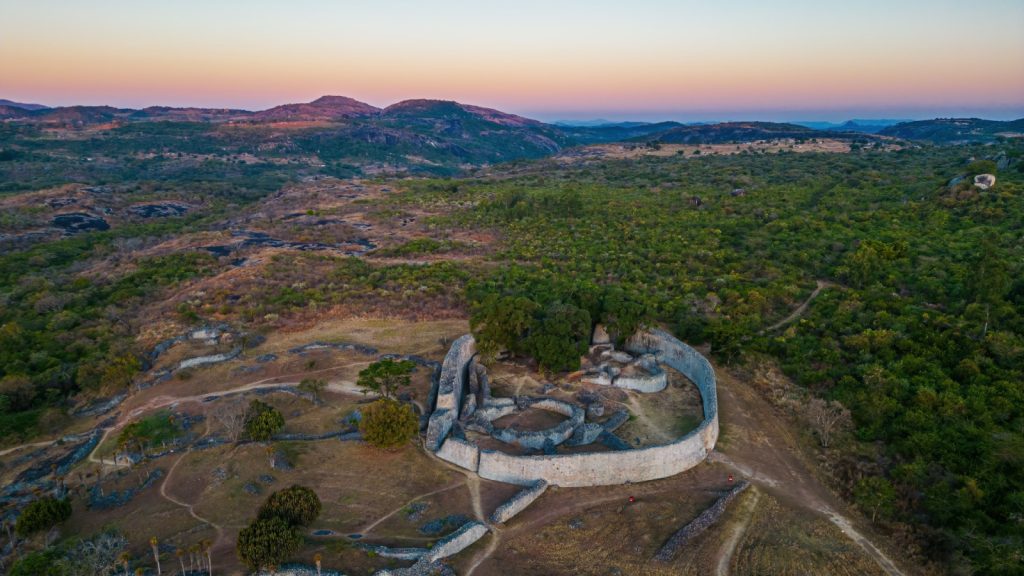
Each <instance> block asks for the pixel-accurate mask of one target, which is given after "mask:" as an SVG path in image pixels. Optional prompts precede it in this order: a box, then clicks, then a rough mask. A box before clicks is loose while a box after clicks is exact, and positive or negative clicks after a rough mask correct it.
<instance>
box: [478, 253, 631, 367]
mask: <svg viewBox="0 0 1024 576" xmlns="http://www.w3.org/2000/svg"><path fill="white" fill-rule="evenodd" d="M467 292H468V295H469V300H470V302H471V316H470V327H471V328H472V330H473V334H474V336H475V337H476V340H477V346H478V347H479V349H480V351H481V352H482V353H483V354H487V355H493V354H495V353H497V352H499V351H502V350H507V351H509V352H512V353H514V354H520V355H525V356H529V357H531V358H533V359H535V360H536V361H537V363H538V365H540V366H541V367H542V368H544V369H546V370H551V371H556V372H557V371H563V370H571V369H575V368H577V367H579V359H580V356H581V355H583V354H585V353H586V351H587V348H588V346H589V344H590V337H591V333H592V331H593V328H594V324H595V322H598V321H600V322H602V323H604V324H605V325H606V327H607V329H608V330H609V333H610V334H612V335H613V336H614V337H616V338H617V339H618V340H620V341H621V340H623V339H625V338H627V337H629V336H630V335H632V334H633V333H634V332H636V330H637V329H638V328H640V327H641V326H642V325H643V324H644V323H645V322H648V321H649V320H650V319H651V316H650V315H649V313H648V311H647V310H646V309H645V308H644V306H643V304H642V303H641V302H640V301H639V300H638V299H637V298H635V297H634V296H633V295H632V294H631V293H629V292H627V291H626V290H624V289H623V288H622V287H620V286H616V285H606V286H601V285H599V284H597V283H582V282H580V283H577V282H575V281H574V280H573V279H571V278H566V279H563V278H557V277H555V278H551V277H546V275H544V274H538V273H536V272H535V271H533V270H531V269H528V268H523V267H518V266H512V267H509V268H508V269H506V270H505V271H503V272H502V273H501V274H498V275H496V276H492V277H488V278H486V279H484V280H482V281H479V282H476V283H474V284H472V285H471V286H470V287H469V290H468V291H467Z"/></svg>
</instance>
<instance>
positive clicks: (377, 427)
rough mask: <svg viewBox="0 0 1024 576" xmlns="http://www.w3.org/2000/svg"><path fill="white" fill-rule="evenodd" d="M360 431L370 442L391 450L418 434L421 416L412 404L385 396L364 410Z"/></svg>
mask: <svg viewBox="0 0 1024 576" xmlns="http://www.w3.org/2000/svg"><path fill="white" fill-rule="evenodd" d="M359 431H360V432H361V433H362V434H363V439H364V440H366V441H367V442H369V443H370V444H372V445H374V446H376V447H377V448H382V449H385V450H389V449H392V448H397V447H399V446H402V445H404V444H406V443H408V442H409V440H412V438H413V437H414V436H416V433H417V431H419V418H417V417H416V413H415V412H413V410H412V407H411V406H408V405H406V404H402V403H400V402H397V401H395V400H392V399H390V398H385V399H383V400H378V401H376V402H374V403H373V404H370V405H369V406H367V407H366V408H365V409H364V410H363V418H362V420H360V421H359Z"/></svg>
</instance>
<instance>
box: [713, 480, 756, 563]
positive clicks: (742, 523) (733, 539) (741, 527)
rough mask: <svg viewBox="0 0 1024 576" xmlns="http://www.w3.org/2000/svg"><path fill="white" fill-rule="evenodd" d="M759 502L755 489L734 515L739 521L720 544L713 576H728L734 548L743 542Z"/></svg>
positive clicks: (734, 551)
mask: <svg viewBox="0 0 1024 576" xmlns="http://www.w3.org/2000/svg"><path fill="white" fill-rule="evenodd" d="M760 500H761V493H760V492H758V491H757V488H753V489H751V490H750V496H747V497H746V498H745V499H744V500H743V505H742V506H740V507H739V509H738V510H737V511H736V513H737V514H738V515H739V520H738V521H737V522H736V523H735V524H734V525H733V526H732V527H731V528H730V530H729V535H728V536H727V537H726V539H725V542H724V543H723V544H722V550H721V551H720V552H719V553H718V564H717V565H716V566H715V576H729V565H730V564H731V563H732V556H733V554H735V553H736V547H737V546H738V545H739V543H740V541H741V540H743V535H744V534H746V533H747V526H749V525H750V517H751V516H752V515H753V514H754V510H756V509H757V503H758V501H760Z"/></svg>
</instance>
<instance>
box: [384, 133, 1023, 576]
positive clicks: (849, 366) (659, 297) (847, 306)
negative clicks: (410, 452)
mask: <svg viewBox="0 0 1024 576" xmlns="http://www.w3.org/2000/svg"><path fill="white" fill-rule="evenodd" d="M1022 152H1024V143H1021V142H1019V141H1005V142H1001V143H999V144H997V145H994V146H975V147H970V146H967V147H921V148H915V149H905V150H901V151H894V152H879V151H874V150H859V151H855V152H853V153H851V154H816V153H803V154H796V153H788V152H783V153H779V154H772V155H754V154H746V153H740V154H736V155H733V156H707V157H701V158H700V159H699V160H694V159H689V158H676V157H673V158H654V157H646V158H641V159H637V160H633V161H630V162H617V161H608V162H603V163H589V164H587V165H586V166H585V167H573V166H564V165H558V164H556V163H554V162H541V163H538V165H537V166H535V167H533V168H532V169H524V167H523V166H518V167H517V170H518V173H517V174H516V175H515V176H512V177H509V178H494V179H476V180H473V179H471V180H463V181H460V182H459V184H458V186H457V187H453V186H451V185H450V183H448V182H446V181H440V182H424V183H417V184H415V185H414V188H415V190H414V193H412V194H410V195H407V196H405V197H401V198H397V199H396V202H400V203H404V205H407V206H408V205H416V204H422V205H430V206H439V205H440V206H446V207H447V208H448V209H449V211H448V215H447V216H445V217H443V218H440V219H438V221H437V222H436V224H437V225H438V226H447V227H451V228H460V229H469V230H479V231H487V232H489V233H491V234H493V235H495V236H497V237H501V238H504V239H505V240H504V242H503V243H502V245H501V247H500V252H499V253H498V254H497V255H496V256H495V258H498V259H500V260H502V261H504V262H506V263H509V264H506V265H505V266H502V267H499V268H496V269H493V270H490V271H489V272H488V273H487V274H485V275H484V276H483V277H482V278H480V279H479V280H478V281H474V282H471V283H470V284H469V285H468V286H467V291H466V294H467V300H468V301H469V303H470V304H471V307H472V316H471V322H472V327H473V330H474V333H475V334H476V335H477V337H478V341H479V342H480V343H481V346H482V348H483V349H484V350H489V351H495V350H498V349H508V350H511V351H513V352H517V353H523V354H528V355H531V356H534V357H536V358H538V359H539V360H541V359H542V364H543V365H545V367H547V368H549V369H562V368H565V367H568V366H570V365H574V364H575V359H574V358H573V356H574V355H575V354H576V352H577V350H580V349H581V348H579V347H578V346H580V345H581V343H582V342H584V337H585V335H586V332H587V329H588V328H589V326H588V325H589V324H590V323H593V322H596V321H598V320H601V321H604V322H607V323H609V324H613V322H612V319H610V318H607V317H606V316H605V313H606V312H605V311H604V310H602V309H601V306H607V301H608V299H607V298H606V297H604V298H603V297H602V295H603V294H604V291H605V290H608V289H611V288H618V289H620V290H623V291H624V294H625V295H626V300H627V301H629V302H634V303H635V304H636V305H637V310H641V311H642V312H641V314H642V315H643V316H648V318H649V319H650V320H653V321H655V322H659V323H662V324H665V325H668V326H670V327H672V328H674V329H675V331H676V332H677V334H679V335H680V336H681V337H683V338H684V339H687V340H690V341H693V342H696V343H700V342H705V341H706V342H710V343H711V345H712V351H713V353H714V354H715V355H716V356H718V357H719V358H720V359H724V360H730V361H743V359H744V358H745V356H746V355H747V353H749V352H755V353H758V354H768V355H770V356H772V357H774V358H776V359H777V360H778V362H779V363H780V364H781V366H782V367H783V369H784V371H785V372H786V374H787V375H789V376H790V377H792V378H793V379H794V380H795V381H796V382H797V383H798V384H800V385H802V386H803V387H805V389H806V390H807V392H809V393H810V394H809V396H808V397H812V398H813V397H818V398H821V400H820V401H818V402H815V403H813V405H808V407H807V409H806V410H805V412H804V413H803V414H802V415H803V417H804V418H806V419H807V421H808V422H809V423H811V424H812V426H813V429H814V431H815V433H816V435H817V437H818V440H819V442H820V443H821V444H822V445H827V451H828V453H830V454H831V453H836V452H837V451H838V452H841V453H843V454H845V455H846V456H847V457H845V458H842V459H840V460H839V462H840V463H843V462H846V463H850V466H851V469H850V470H849V471H848V473H844V475H845V476H848V477H850V478H852V479H853V480H852V481H851V483H850V484H849V485H844V486H841V489H843V490H844V491H846V494H847V496H848V497H850V498H851V499H852V500H853V501H854V502H856V503H858V505H859V506H861V507H862V508H863V510H864V511H865V513H866V514H867V515H868V516H870V517H872V518H873V519H875V520H876V521H877V522H879V523H884V525H885V526H890V527H892V529H893V533H894V534H906V533H907V530H905V529H903V528H901V525H902V526H906V525H910V526H913V530H914V533H915V534H916V536H917V539H918V541H920V542H924V543H925V545H926V548H925V553H926V554H928V556H929V557H930V558H931V559H933V560H938V561H942V562H944V563H946V564H947V565H948V566H950V567H953V568H955V569H957V570H964V571H971V570H973V571H975V572H977V573H991V574H1012V573H1015V572H1019V570H1020V560H1019V558H1020V551H1021V550H1022V549H1024V524H1021V522H1020V519H1021V518H1024V450H1022V447H1024V393H1022V390H1021V387H1020V385H1019V383H1020V382H1022V381H1024V353H1022V350H1024V280H1021V278H1024V266H1022V262H1024V241H1022V237H1021V232H1020V222H1024V202H1022V201H1021V199H1022V197H1024V181H1022V177H1021V175H1020V174H1021V173H1020V171H1019V170H1018V169H1017V167H1019V166H1024V162H1022V160H1021V157H1022ZM998 153H1005V154H1006V155H1007V157H1009V158H1011V159H1013V164H1012V165H1011V168H1010V170H1003V171H1001V172H1000V173H999V175H998V177H999V180H998V183H997V185H996V186H995V187H993V188H992V189H990V190H987V191H984V192H982V191H980V190H977V189H974V188H973V187H971V186H970V184H966V185H960V186H952V187H950V186H947V182H948V181H949V180H950V179H951V178H952V177H954V176H957V175H960V174H964V173H968V172H977V171H987V172H990V171H993V170H995V168H996V167H995V166H994V163H992V162H990V161H983V163H975V164H973V165H969V163H968V161H967V159H969V158H972V157H973V158H986V157H988V158H991V157H994V156H995V155H996V154H998ZM737 187H742V188H744V189H745V190H746V191H747V193H746V194H745V195H741V196H732V195H731V194H730V193H729V192H730V191H731V190H732V189H734V188H737ZM693 196H699V197H700V198H701V199H702V202H701V203H700V205H699V206H698V205H696V203H692V202H690V201H689V199H690V198H692V197H693ZM573 197H575V198H576V199H577V200H575V201H574V200H572V199H571V198H573ZM466 206H472V207H473V209H465V207H466ZM545 206H553V207H558V206H564V207H567V208H565V209H558V208H554V209H537V208H539V207H545ZM816 280H828V281H830V282H831V283H832V284H833V285H836V287H832V288H827V289H825V290H824V291H823V292H822V293H821V295H820V296H819V297H818V298H817V299H816V300H815V301H814V302H813V304H812V305H811V306H810V308H809V310H808V312H807V314H806V316H805V317H803V318H802V319H801V320H800V321H798V322H795V323H792V324H790V325H788V326H786V327H784V328H782V329H780V330H778V331H766V330H765V329H766V328H767V327H769V326H771V325H772V324H773V323H774V322H775V321H776V320H779V319H781V318H783V317H785V316H786V315H787V314H789V312H790V311H792V310H793V309H794V308H795V307H796V306H797V305H798V304H799V303H800V302H802V301H803V300H804V299H806V297H807V295H808V293H809V292H810V291H811V290H812V289H813V287H814V285H815V281H816ZM598 303H600V305H598ZM612 308H614V306H612ZM623 318H625V322H624V325H625V326H624V327H623V328H620V333H619V335H620V336H621V335H622V334H623V333H624V332H623V331H627V330H628V328H629V326H630V325H632V318H634V316H633V315H632V314H630V313H628V312H627V313H625V314H623ZM648 318H644V320H647V319H648ZM585 327H586V328H585ZM846 410H848V411H849V414H847V413H846ZM851 421H852V423H851ZM848 428H852V431H853V434H852V435H849V434H840V435H837V434H836V432H837V431H839V430H846V429H848ZM840 438H843V439H844V440H842V441H840ZM845 438H852V439H853V441H854V442H857V444H849V443H848V442H850V441H849V440H845ZM844 442H846V444H844ZM877 446H881V450H877V449H876V447H877ZM843 465H845V464H843ZM844 475H837V477H839V476H844Z"/></svg>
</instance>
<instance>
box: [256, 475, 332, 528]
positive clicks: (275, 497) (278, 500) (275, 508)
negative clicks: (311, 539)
mask: <svg viewBox="0 0 1024 576" xmlns="http://www.w3.org/2000/svg"><path fill="white" fill-rule="evenodd" d="M322 509H323V504H322V503H321V502H320V498H319V497H318V496H317V495H316V492H314V491H313V490H311V489H309V488H306V487H305V486H299V485H297V484H296V485H293V486H291V487H290V488H285V489H284V490H278V491H277V492H274V493H273V494H271V495H270V496H269V497H267V501H266V502H264V503H263V506H261V507H260V510H259V513H258V514H257V516H256V517H257V518H261V519H268V518H281V519H282V520H284V521H285V522H287V523H288V524H289V525H290V526H308V525H309V524H311V523H312V522H313V520H316V517H317V516H319V515H320V511H321V510H322Z"/></svg>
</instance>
